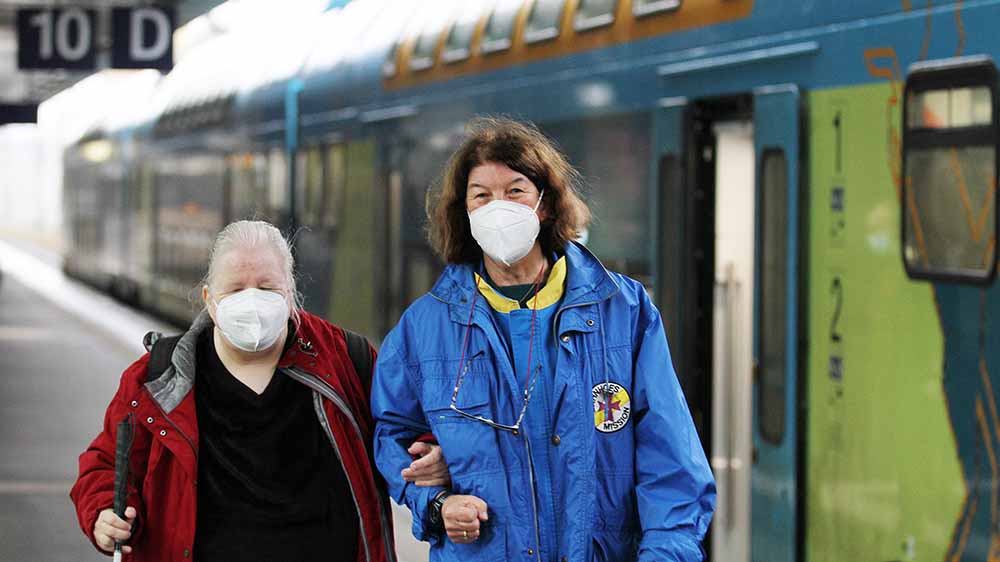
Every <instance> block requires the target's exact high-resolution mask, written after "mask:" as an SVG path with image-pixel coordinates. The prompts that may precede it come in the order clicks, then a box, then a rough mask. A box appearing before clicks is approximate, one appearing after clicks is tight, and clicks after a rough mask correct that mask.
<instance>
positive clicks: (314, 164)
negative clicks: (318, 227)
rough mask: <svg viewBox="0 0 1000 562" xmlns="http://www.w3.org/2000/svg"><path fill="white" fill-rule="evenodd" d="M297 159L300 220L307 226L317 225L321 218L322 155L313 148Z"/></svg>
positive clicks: (316, 148)
mask: <svg viewBox="0 0 1000 562" xmlns="http://www.w3.org/2000/svg"><path fill="white" fill-rule="evenodd" d="M299 158H300V166H301V167H300V170H299V172H298V178H299V183H300V189H299V192H300V193H301V194H302V195H303V197H302V198H301V199H300V200H301V201H302V220H303V221H304V223H305V224H308V225H314V224H318V223H319V221H320V219H321V218H322V217H323V153H322V152H321V151H320V149H319V147H317V146H314V147H311V148H309V149H307V150H306V151H305V152H304V153H302V154H299Z"/></svg>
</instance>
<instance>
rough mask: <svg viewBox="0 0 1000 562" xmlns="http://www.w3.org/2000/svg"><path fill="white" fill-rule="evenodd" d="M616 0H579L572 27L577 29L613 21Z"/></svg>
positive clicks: (607, 23)
mask: <svg viewBox="0 0 1000 562" xmlns="http://www.w3.org/2000/svg"><path fill="white" fill-rule="evenodd" d="M617 7H618V0H580V2H579V4H577V6H576V18H575V19H574V23H573V27H575V28H576V30H577V31H583V30H586V29H594V28H597V27H602V26H605V25H610V24H611V23H613V22H614V21H615V8H617Z"/></svg>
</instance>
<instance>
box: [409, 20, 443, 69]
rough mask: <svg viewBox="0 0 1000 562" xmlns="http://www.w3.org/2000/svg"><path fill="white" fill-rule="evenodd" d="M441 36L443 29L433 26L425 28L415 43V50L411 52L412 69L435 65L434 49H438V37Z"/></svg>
mask: <svg viewBox="0 0 1000 562" xmlns="http://www.w3.org/2000/svg"><path fill="white" fill-rule="evenodd" d="M440 37H441V30H440V29H438V28H436V27H432V28H431V29H426V30H424V32H423V33H421V34H420V37H418V38H417V42H416V44H414V45H413V52H412V53H410V70H426V69H428V68H430V67H432V66H434V50H435V49H437V44H438V38H440Z"/></svg>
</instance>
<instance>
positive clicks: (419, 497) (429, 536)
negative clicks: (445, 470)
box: [407, 484, 447, 546]
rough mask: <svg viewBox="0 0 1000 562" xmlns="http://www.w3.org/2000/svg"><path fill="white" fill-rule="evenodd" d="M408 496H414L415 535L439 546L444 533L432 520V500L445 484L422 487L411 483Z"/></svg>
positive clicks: (432, 544) (418, 538)
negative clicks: (438, 529)
mask: <svg viewBox="0 0 1000 562" xmlns="http://www.w3.org/2000/svg"><path fill="white" fill-rule="evenodd" d="M409 486H410V489H409V490H408V493H407V496H408V497H412V500H411V501H412V503H411V504H410V508H411V511H412V515H413V536H414V537H416V539H417V540H419V541H426V542H428V543H430V545H431V546H437V545H438V544H439V543H440V542H441V540H442V539H444V534H443V533H441V532H440V531H437V530H435V529H434V526H433V525H431V521H430V512H431V510H430V507H431V501H433V500H434V497H435V496H437V495H438V493H439V492H441V491H442V490H446V489H447V488H445V487H444V486H428V487H421V486H415V485H413V484H410V485H409Z"/></svg>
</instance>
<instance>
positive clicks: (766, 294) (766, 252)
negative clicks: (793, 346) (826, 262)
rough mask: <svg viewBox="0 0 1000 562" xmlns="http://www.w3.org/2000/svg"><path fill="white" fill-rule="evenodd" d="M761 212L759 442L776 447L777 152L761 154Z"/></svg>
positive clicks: (780, 435) (784, 174) (781, 278)
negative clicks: (760, 440) (767, 442)
mask: <svg viewBox="0 0 1000 562" xmlns="http://www.w3.org/2000/svg"><path fill="white" fill-rule="evenodd" d="M761 174H762V176H761V191H762V192H761V195H760V197H761V209H760V229H761V230H760V260H761V263H760V283H761V285H760V288H759V289H758V290H759V292H760V316H759V319H758V322H760V325H759V326H758V334H760V335H759V342H760V352H759V357H758V363H759V368H760V392H759V393H758V396H757V400H758V408H757V413H758V416H759V419H758V424H759V427H760V435H761V437H762V438H763V439H764V440H766V441H769V442H771V443H773V444H775V445H780V444H781V441H782V440H783V439H784V437H785V407H786V404H785V380H786V378H787V377H788V373H787V372H786V364H785V345H786V339H787V337H788V335H787V333H786V328H787V326H786V325H785V299H786V294H785V293H786V289H787V287H786V281H787V276H786V263H785V261H786V259H787V257H788V251H787V245H786V243H787V240H788V236H787V231H788V216H787V213H786V209H787V193H788V163H787V160H786V158H785V153H784V151H782V150H768V151H766V152H765V153H764V157H763V166H762V170H761Z"/></svg>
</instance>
